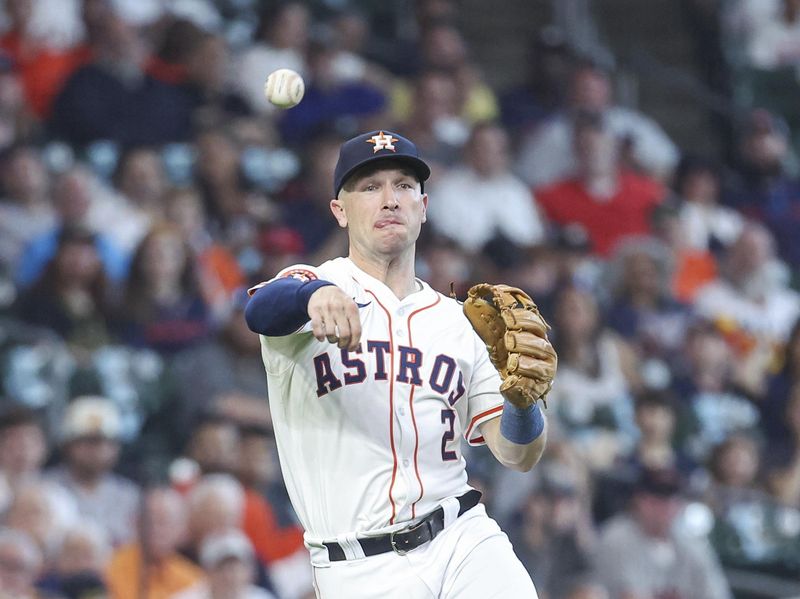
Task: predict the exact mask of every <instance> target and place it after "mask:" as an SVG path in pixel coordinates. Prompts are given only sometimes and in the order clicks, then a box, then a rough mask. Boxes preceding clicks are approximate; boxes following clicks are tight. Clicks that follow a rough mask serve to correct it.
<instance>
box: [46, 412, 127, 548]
mask: <svg viewBox="0 0 800 599" xmlns="http://www.w3.org/2000/svg"><path fill="white" fill-rule="evenodd" d="M121 425H122V423H121V419H120V414H119V411H118V410H117V407H116V406H115V405H114V404H113V403H112V402H111V400H109V399H106V398H104V397H94V396H83V397H78V398H75V399H74V400H73V401H72V402H71V403H70V405H69V407H68V408H67V413H66V416H65V418H64V424H63V428H62V430H61V457H62V463H61V464H60V465H59V466H56V467H55V468H53V469H52V470H50V471H49V472H48V473H47V475H46V476H47V479H48V480H50V481H53V482H55V483H57V484H59V485H60V486H62V487H63V488H64V489H66V490H67V491H68V492H69V493H70V494H71V495H72V496H73V497H74V498H75V501H76V503H77V505H78V510H79V511H80V513H81V514H82V515H83V516H84V517H86V518H89V519H91V520H95V521H96V522H97V523H98V524H99V525H100V526H101V527H102V529H103V530H104V531H105V533H106V534H107V535H108V537H109V539H110V541H111V543H112V544H113V545H114V546H118V545H120V544H123V543H126V542H128V541H130V540H131V538H132V537H133V536H134V533H135V530H134V524H135V520H136V512H137V510H138V505H139V490H138V488H137V486H136V485H135V484H134V483H133V482H131V481H129V480H127V479H125V478H123V477H121V476H119V475H117V474H115V473H114V472H113V469H114V467H115V466H116V464H117V462H118V460H119V452H120V440H119V439H120V434H121V430H122V426H121Z"/></svg>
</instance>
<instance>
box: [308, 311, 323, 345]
mask: <svg viewBox="0 0 800 599" xmlns="http://www.w3.org/2000/svg"><path fill="white" fill-rule="evenodd" d="M309 316H311V334H312V335H314V338H315V339H316V340H317V341H323V340H324V339H325V321H324V320H323V319H322V315H321V314H317V313H315V314H309Z"/></svg>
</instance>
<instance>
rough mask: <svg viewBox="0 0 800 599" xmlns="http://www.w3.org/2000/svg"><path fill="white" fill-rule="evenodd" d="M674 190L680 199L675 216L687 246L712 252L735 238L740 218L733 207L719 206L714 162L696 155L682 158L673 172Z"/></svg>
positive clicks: (718, 185)
mask: <svg viewBox="0 0 800 599" xmlns="http://www.w3.org/2000/svg"><path fill="white" fill-rule="evenodd" d="M675 192H676V193H677V194H678V196H679V197H680V199H681V200H683V202H682V204H681V207H680V215H679V219H680V223H681V228H682V229H683V232H684V243H685V244H686V245H687V246H688V247H690V248H691V249H694V250H701V251H708V250H711V251H713V250H715V249H717V248H718V247H719V246H722V247H727V246H729V245H731V244H732V243H733V242H734V241H736V239H737V238H738V237H739V234H740V233H741V232H742V228H743V227H744V219H743V218H742V215H741V214H739V213H738V212H736V211H735V210H732V209H731V208H728V207H726V206H721V205H720V203H719V195H720V175H719V170H718V168H717V167H716V165H714V164H713V163H712V162H711V161H709V160H705V159H703V158H699V157H686V158H684V159H683V160H682V161H681V163H680V164H679V165H678V169H677V172H676V174H675Z"/></svg>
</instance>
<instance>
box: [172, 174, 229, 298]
mask: <svg viewBox="0 0 800 599" xmlns="http://www.w3.org/2000/svg"><path fill="white" fill-rule="evenodd" d="M161 201H162V202H163V204H164V210H165V211H166V217H167V220H169V221H170V222H171V223H173V224H174V225H176V226H177V227H178V228H179V229H180V231H181V234H182V235H183V238H184V240H185V241H186V243H188V244H189V247H191V248H192V251H193V253H194V255H195V258H196V260H197V267H198V269H199V274H200V281H201V284H202V287H203V290H204V294H205V296H206V299H207V301H208V302H209V304H211V305H212V306H221V305H222V306H225V307H228V305H229V300H230V296H231V294H232V293H233V292H234V291H235V290H236V289H237V288H239V287H241V286H242V285H244V273H243V272H242V269H241V267H240V266H239V263H238V262H237V260H236V256H234V255H233V253H232V252H231V251H230V250H229V249H228V247H227V246H226V245H225V244H223V243H220V242H218V241H217V240H215V239H214V238H213V237H212V236H211V233H210V231H209V226H208V219H207V216H206V213H205V210H204V209H203V200H202V198H201V197H200V193H199V192H198V190H197V189H196V188H194V187H175V188H172V189H169V190H167V191H166V193H165V194H164V195H163V196H162V198H161Z"/></svg>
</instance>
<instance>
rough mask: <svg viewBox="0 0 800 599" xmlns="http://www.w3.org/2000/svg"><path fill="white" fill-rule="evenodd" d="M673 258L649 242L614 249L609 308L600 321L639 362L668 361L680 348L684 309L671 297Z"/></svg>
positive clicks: (664, 248) (685, 316) (643, 239)
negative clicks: (630, 346) (630, 347)
mask: <svg viewBox="0 0 800 599" xmlns="http://www.w3.org/2000/svg"><path fill="white" fill-rule="evenodd" d="M672 268H673V256H672V253H671V252H670V250H669V248H668V247H667V246H666V245H665V244H662V243H661V242H660V241H658V240H657V239H653V238H650V237H635V238H633V237H632V238H629V239H627V240H625V241H623V242H621V243H620V244H618V245H617V249H616V250H615V252H614V255H613V256H612V259H611V263H610V264H609V268H608V272H607V273H606V274H607V277H606V278H607V280H608V285H609V287H610V288H611V289H610V304H611V305H610V306H609V307H608V308H607V310H606V315H605V320H606V323H607V324H608V326H609V327H610V328H612V329H614V330H615V331H616V332H617V333H619V334H620V335H621V336H622V337H623V338H624V339H625V340H626V341H628V342H629V343H631V344H633V345H635V350H636V353H637V354H638V355H639V356H640V357H641V358H643V359H648V358H653V359H660V360H662V361H663V360H669V359H670V358H671V357H672V356H674V352H675V351H676V350H677V349H678V348H679V347H680V346H681V344H682V343H683V334H684V333H685V331H686V327H687V325H688V322H689V316H690V314H689V306H687V305H685V304H682V303H680V302H678V301H677V300H676V299H675V298H674V297H673V295H672V285H671V282H672V276H673V275H672Z"/></svg>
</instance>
